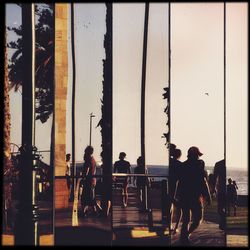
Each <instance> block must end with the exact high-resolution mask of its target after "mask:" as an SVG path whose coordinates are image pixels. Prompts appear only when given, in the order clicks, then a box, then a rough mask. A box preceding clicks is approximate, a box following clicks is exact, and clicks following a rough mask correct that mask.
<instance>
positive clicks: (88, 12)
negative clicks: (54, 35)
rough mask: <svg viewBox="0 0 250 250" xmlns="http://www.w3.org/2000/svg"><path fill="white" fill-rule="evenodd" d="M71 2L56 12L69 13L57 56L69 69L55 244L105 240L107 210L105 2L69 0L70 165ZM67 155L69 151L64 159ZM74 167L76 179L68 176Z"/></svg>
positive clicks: (107, 238)
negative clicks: (62, 51)
mask: <svg viewBox="0 0 250 250" xmlns="http://www.w3.org/2000/svg"><path fill="white" fill-rule="evenodd" d="M71 6H72V5H68V9H67V8H64V7H65V4H61V8H62V9H63V10H62V11H61V12H60V10H59V11H58V15H59V14H60V13H63V11H66V13H68V17H64V18H62V19H65V20H66V24H65V25H66V27H68V34H65V39H66V42H67V45H66V46H65V49H67V48H68V52H67V54H66V55H62V56H63V57H64V56H66V57H67V58H68V65H67V63H65V69H64V70H65V71H68V80H67V81H66V82H65V84H66V85H67V88H66V89H65V91H66V92H65V93H66V94H65V95H64V96H63V100H62V101H63V102H64V103H65V109H64V110H63V112H65V116H64V118H63V119H64V121H63V126H65V131H64V135H63V136H64V138H63V139H64V145H63V147H62V149H63V152H64V155H63V154H62V155H60V161H62V164H61V165H59V164H58V165H56V170H55V181H56V188H55V245H110V244H111V235H112V233H111V215H110V213H109V214H108V215H107V214H105V211H104V196H105V193H104V192H103V190H104V188H105V187H104V181H103V180H104V178H102V177H101V176H102V174H103V168H102V166H103V164H102V157H101V152H102V139H103V138H102V135H101V127H100V121H101V119H102V99H103V93H102V91H103V74H104V67H103V60H104V59H105V57H106V55H105V48H104V36H105V34H106V22H105V21H106V6H105V4H74V23H73V28H74V45H73V46H74V50H75V68H76V71H75V163H76V166H75V167H76V169H75V170H74V169H73V165H72V160H73V154H74V152H72V150H73V149H72V136H73V135H72V119H73V117H72V106H73V103H72V92H73V87H72V86H73V84H72V82H73V68H72V66H73V61H72V54H71V53H73V48H72V47H71V41H72V36H71V24H72V23H71V14H72V12H71ZM58 23H60V20H59V21H58ZM59 28H61V27H59ZM64 45H65V44H64ZM58 56H60V55H58ZM66 77H67V76H66ZM66 79H67V78H66ZM60 93H61V92H59V91H58V95H57V96H56V100H57V99H58V100H60V98H61V96H60ZM110 112H111V111H110ZM59 116H60V112H59V114H58V117H59ZM58 132H59V131H58ZM59 139H60V135H59V134H56V140H57V142H58V143H60V142H59ZM90 145H91V146H92V147H93V150H94V151H93V154H92V157H93V158H92V160H90V154H91V153H90V154H89V153H88V152H87V151H88V150H87V148H89V146H90ZM58 154H60V152H58ZM66 154H70V157H69V159H68V160H67V162H66V160H65V156H66ZM85 154H86V155H85ZM104 154H105V153H104ZM85 156H86V157H85ZM56 157H58V155H57V156H56ZM94 161H95V162H94ZM87 171H89V172H88V173H87ZM74 172H75V174H76V175H75V177H76V178H75V179H73V174H74ZM105 197H106V196H105Z"/></svg>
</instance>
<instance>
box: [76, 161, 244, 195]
mask: <svg viewBox="0 0 250 250" xmlns="http://www.w3.org/2000/svg"><path fill="white" fill-rule="evenodd" d="M76 165H77V168H80V167H81V166H82V163H77V164H76ZM134 168H135V165H131V170H132V173H134ZM147 168H148V173H149V174H154V175H163V176H164V175H165V176H168V168H167V166H163V165H147ZM205 169H206V170H207V171H208V174H210V173H213V169H214V167H209V166H207V167H206V168H205ZM97 174H101V171H100V168H97ZM228 178H231V179H232V180H235V181H236V183H237V186H238V188H239V189H238V190H237V192H238V194H239V195H248V171H246V170H238V169H230V168H229V169H227V179H228ZM162 179H164V177H154V180H155V181H161V180H162Z"/></svg>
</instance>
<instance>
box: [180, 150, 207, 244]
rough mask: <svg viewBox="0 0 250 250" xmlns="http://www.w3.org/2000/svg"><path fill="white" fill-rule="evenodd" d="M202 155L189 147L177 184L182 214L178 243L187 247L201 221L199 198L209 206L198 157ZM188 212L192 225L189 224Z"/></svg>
mask: <svg viewBox="0 0 250 250" xmlns="http://www.w3.org/2000/svg"><path fill="white" fill-rule="evenodd" d="M202 155H203V154H202V153H201V152H200V150H199V148H197V147H190V148H189V150H188V155H187V158H188V159H187V160H186V161H185V162H183V163H182V164H183V166H182V171H181V172H180V177H179V182H178V201H179V204H180V206H181V208H182V212H183V217H182V218H183V223H182V228H181V235H180V242H181V244H183V245H185V244H186V245H189V244H190V241H189V238H190V236H191V233H192V232H193V231H194V230H195V229H197V228H198V226H199V225H200V223H201V221H202V219H203V203H202V201H201V197H203V198H206V200H207V203H208V204H209V205H210V204H211V196H210V192H209V188H208V183H207V180H206V178H205V173H204V169H205V163H204V161H203V160H200V159H199V157H200V156H202ZM190 212H191V214H192V219H193V220H192V223H191V225H190V226H189V223H190Z"/></svg>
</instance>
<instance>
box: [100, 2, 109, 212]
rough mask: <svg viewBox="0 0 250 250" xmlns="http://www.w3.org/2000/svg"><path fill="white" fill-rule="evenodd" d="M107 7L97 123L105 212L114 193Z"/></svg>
mask: <svg viewBox="0 0 250 250" xmlns="http://www.w3.org/2000/svg"><path fill="white" fill-rule="evenodd" d="M106 9H107V11H106V34H105V36H104V48H105V54H106V59H103V82H102V83H103V91H102V92H103V99H102V108H101V109H102V118H101V120H100V121H99V123H98V125H97V126H99V125H100V126H101V135H102V152H101V157H102V164H103V189H102V205H101V206H102V208H103V210H104V212H105V213H106V212H107V209H108V202H110V199H111V194H112V33H113V31H112V18H113V6H112V3H106Z"/></svg>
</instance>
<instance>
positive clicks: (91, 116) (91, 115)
mask: <svg viewBox="0 0 250 250" xmlns="http://www.w3.org/2000/svg"><path fill="white" fill-rule="evenodd" d="M89 116H90V117H89V119H90V125H89V126H90V131H89V145H90V146H91V134H92V118H93V117H95V115H93V113H91V114H89Z"/></svg>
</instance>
